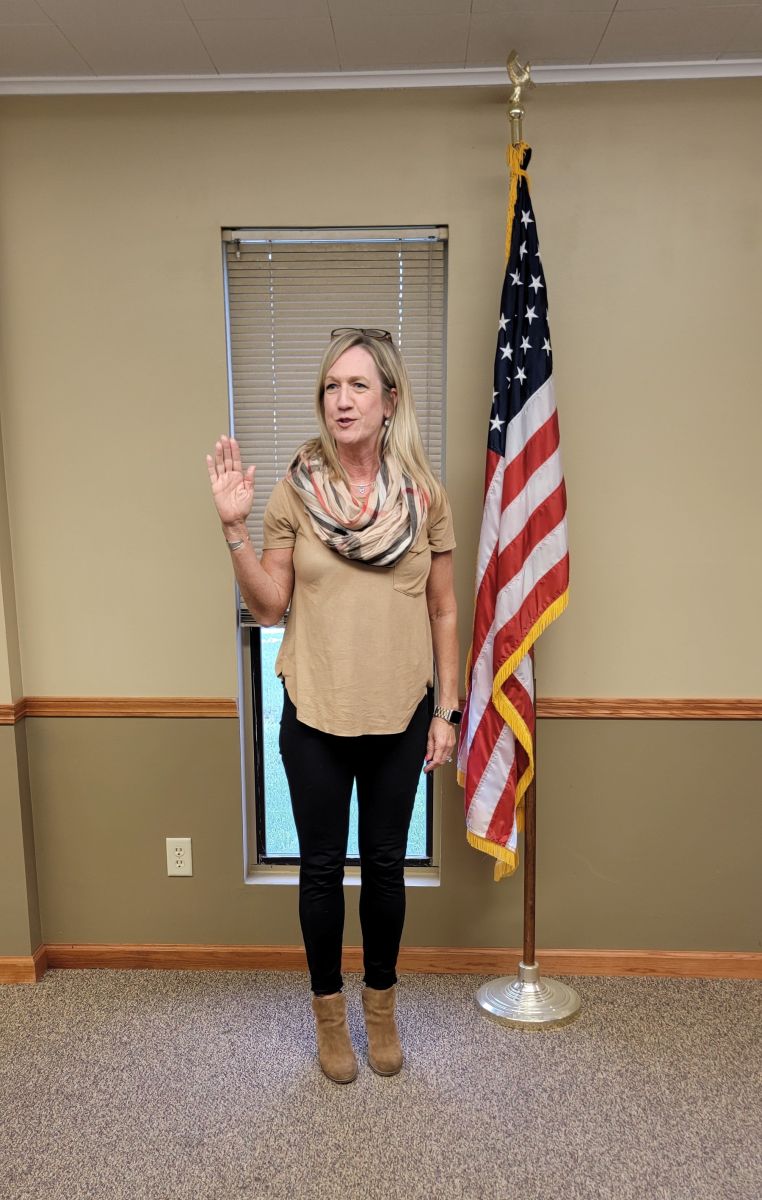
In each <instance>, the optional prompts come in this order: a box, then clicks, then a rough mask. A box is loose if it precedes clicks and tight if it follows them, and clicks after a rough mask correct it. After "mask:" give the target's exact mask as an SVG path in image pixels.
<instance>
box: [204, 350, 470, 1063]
mask: <svg viewBox="0 0 762 1200" xmlns="http://www.w3.org/2000/svg"><path fill="white" fill-rule="evenodd" d="M316 413H317V422H318V428H319V434H318V436H317V437H316V438H315V439H314V440H313V441H311V442H307V443H306V444H305V445H304V446H302V447H301V448H300V450H299V452H298V453H297V455H296V457H295V458H294V460H293V462H292V464H291V466H290V468H289V471H288V473H287V475H286V478H285V479H282V480H281V481H280V482H279V483H277V484H276V486H275V488H274V489H273V492H272V495H271V496H270V499H269V502H268V505H267V509H266V511H265V517H264V550H263V554H262V558H261V560H259V559H258V558H257V555H256V553H255V551H254V549H253V547H252V545H251V542H250V540H249V536H248V532H247V529H246V517H247V515H248V513H249V512H250V510H251V505H252V501H253V489H254V473H255V468H254V467H253V466H250V467H248V468H247V469H246V471H245V472H244V470H243V467H242V464H241V459H240V451H239V449H238V445H237V443H236V441H235V439H234V438H230V439H228V438H227V437H225V436H224V435H223V436H222V437H221V438H220V440H219V441H218V442H217V444H216V447H215V454H214V458H212V456H211V455H207V459H206V461H207V467H208V470H209V477H210V480H211V484H212V493H213V497H214V502H215V504H216V506H217V511H218V513H219V516H220V519H221V521H222V527H223V531H224V534H225V538H226V540H227V542H228V545H229V547H230V550H231V554H232V558H233V564H234V568H235V573H236V578H237V580H238V584H239V587H240V590H241V595H242V597H243V599H244V601H245V603H246V606H247V608H248V609H249V612H250V613H251V614H252V616H253V617H254V619H255V620H256V621H258V622H259V623H260V624H262V625H273V624H275V623H276V622H278V621H280V619H281V618H282V617H283V615H284V613H285V612H286V609H287V608H289V605H290V612H289V617H288V621H287V624H286V632H285V635H284V638H283V643H282V646H281V650H280V653H279V655H278V659H277V662H276V671H277V673H278V675H279V676H280V677H281V679H282V681H283V684H284V694H283V716H282V720H281V730H280V750H281V755H282V758H283V764H284V767H285V771H286V776H287V778H288V784H289V790H290V793H291V803H292V807H293V811H294V821H295V824H296V830H297V834H298V838H299V851H300V863H301V866H300V872H299V918H300V924H301V928H302V934H303V937H304V944H305V949H306V952H307V963H308V966H309V971H310V985H311V989H312V992H313V996H312V1008H313V1012H314V1014H315V1019H316V1029H317V1043H318V1057H319V1061H320V1066H321V1067H322V1069H323V1071H324V1073H325V1074H326V1075H327V1076H328V1077H329V1078H330V1079H332V1080H334V1081H335V1082H337V1083H349V1082H350V1081H351V1080H353V1079H354V1078H355V1076H356V1074H357V1060H356V1058H355V1055H354V1051H353V1049H352V1044H351V1041H350V1037H349V1031H348V1028H347V1021H346V1005H345V997H344V994H343V991H342V986H343V980H342V975H341V946H342V934H343V926H344V891H343V876H344V863H345V858H346V848H347V836H348V830H349V805H350V797H351V793H352V786H353V783H354V781H355V780H356V781H357V798H358V825H359V850H360V862H361V876H362V879H361V890H360V922H361V926H362V934H363V959H364V968H365V970H364V983H365V987H364V988H363V992H362V1002H363V1010H364V1013H365V1022H366V1028H367V1032H368V1061H369V1063H370V1066H371V1067H372V1068H373V1070H374V1071H376V1072H377V1073H378V1074H381V1075H394V1074H396V1073H397V1072H398V1071H399V1070H400V1067H401V1066H402V1061H403V1055H402V1048H401V1045H400V1041H399V1035H398V1032H397V1028H396V1024H395V1016H394V1009H395V988H396V983H397V975H396V964H397V956H398V952H399V944H400V939H401V935H402V927H403V923H404V918H405V884H404V862H405V849H406V845H407V835H408V828H409V825H410V819H411V816H412V811H413V803H414V800H415V794H416V790H417V786H418V779H419V777H420V772H421V765H422V762H423V761H424V759H425V767H424V770H425V771H426V772H430V771H432V770H434V769H435V768H436V767H438V766H440V765H441V764H442V763H444V762H450V761H451V760H452V754H453V749H454V746H455V741H456V725H457V722H458V721H459V720H460V713H459V712H458V711H457V708H458V692H457V672H458V645H457V633H456V605H455V593H454V590H453V565H452V551H453V549H454V546H455V539H454V536H453V526H452V515H451V512H450V507H449V504H448V501H447V497H446V495H445V493H444V490H443V488H442V486H441V484H440V483H439V482H438V481H437V480H436V478H435V477H434V476H433V474H432V472H431V468H430V466H429V464H428V462H427V459H426V456H425V453H424V450H423V445H422V442H421V436H420V432H419V429H418V424H417V421H416V417H415V409H414V406H413V400H412V395H411V391H410V383H409V380H408V375H407V371H406V369H405V365H404V363H403V361H402V358H401V357H400V354H399V352H398V350H397V348H396V347H395V346H394V343H393V341H392V338H391V335H390V334H389V333H387V332H386V331H385V330H377V329H340V330H334V331H333V334H332V335H331V342H330V344H329V345H328V347H327V349H326V351H325V354H324V355H323V360H322V363H321V366H320V372H319V377H318V383H317V389H316ZM432 652H433V658H434V660H435V662H436V674H437V681H438V686H439V705H438V706H437V707H435V708H434V715H433V716H432V715H431V712H430V702H429V696H430V691H429V688H430V686H431V685H432V684H433V672H432Z"/></svg>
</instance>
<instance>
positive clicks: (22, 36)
mask: <svg viewBox="0 0 762 1200" xmlns="http://www.w3.org/2000/svg"><path fill="white" fill-rule="evenodd" d="M92 73H93V72H92V70H91V68H90V67H89V66H88V64H87V63H86V62H84V61H83V59H82V58H80V56H79V55H78V54H77V52H76V50H75V49H74V48H73V46H71V45H70V43H69V42H67V40H66V38H65V37H64V35H63V34H62V33H61V31H60V29H56V27H55V25H6V26H4V28H3V36H2V37H1V38H0V76H9V75H12V76H17V75H22V76H25V77H27V76H37V75H92Z"/></svg>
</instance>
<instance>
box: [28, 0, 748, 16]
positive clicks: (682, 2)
mask: <svg viewBox="0 0 762 1200" xmlns="http://www.w3.org/2000/svg"><path fill="white" fill-rule="evenodd" d="M40 2H41V3H43V2H44V0H40ZM616 7H617V12H626V11H627V10H628V9H657V10H658V9H670V8H677V9H680V10H681V12H682V13H683V15H684V16H685V17H690V16H692V14H693V13H694V12H695V11H697V10H698V9H702V8H744V7H746V5H745V4H744V0H661V3H657V0H619V2H618V4H617V6H616ZM749 7H751V8H753V7H754V3H753V0H752V3H751V4H750V5H749Z"/></svg>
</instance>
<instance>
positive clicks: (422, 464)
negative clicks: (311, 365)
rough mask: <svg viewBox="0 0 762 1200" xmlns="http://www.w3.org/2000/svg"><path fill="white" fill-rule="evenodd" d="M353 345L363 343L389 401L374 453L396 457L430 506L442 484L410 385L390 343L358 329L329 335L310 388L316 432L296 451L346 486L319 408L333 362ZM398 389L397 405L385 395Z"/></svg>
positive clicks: (436, 500)
mask: <svg viewBox="0 0 762 1200" xmlns="http://www.w3.org/2000/svg"><path fill="white" fill-rule="evenodd" d="M352 346H362V348H363V349H364V350H367V351H368V353H369V354H370V356H371V358H372V359H373V361H374V363H375V364H376V368H377V370H378V374H379V376H380V378H381V387H382V389H383V393H384V398H386V399H389V401H390V403H391V404H392V405H393V412H392V415H391V417H390V419H389V424H388V426H386V427H384V426H382V428H381V433H380V434H379V444H378V456H379V458H380V460H381V461H382V462H383V460H384V458H392V459H393V460H395V461H396V463H397V465H398V466H399V467H400V469H401V470H402V472H403V473H404V474H405V475H409V476H410V478H411V479H412V480H413V482H414V483H416V484H417V485H418V487H420V488H421V489H422V490H423V491H424V492H426V493H427V495H428V497H429V503H430V506H432V507H433V506H435V505H438V504H440V503H441V500H442V485H441V483H440V482H439V480H438V479H437V477H436V475H435V474H434V472H433V471H432V469H431V465H430V463H429V460H428V457H427V455H426V451H425V450H424V448H423V441H422V439H421V431H420V428H419V426H418V418H417V417H416V414H415V402H414V401H413V392H412V388H411V386H410V377H409V375H408V373H407V367H406V366H405V363H404V361H403V358H402V355H401V354H400V352H399V350H398V349H397V347H396V346H395V345H394V342H392V341H391V340H389V339H388V338H384V339H383V340H382V339H381V338H375V337H368V336H366V335H365V334H364V333H361V332H359V331H358V332H351V333H341V334H339V335H338V336H337V337H335V338H332V340H331V341H330V342H329V343H328V346H327V347H326V349H325V352H324V354H323V359H322V361H321V363H320V370H319V371H318V378H317V385H316V388H315V412H316V415H317V422H318V429H319V431H320V432H319V435H318V437H316V438H313V439H312V440H311V441H309V442H306V443H305V444H304V446H302V447H301V453H303V454H304V455H305V456H306V457H309V458H312V457H315V456H318V457H320V458H322V460H323V463H324V464H325V466H326V467H327V468H328V470H329V473H330V474H331V475H332V476H333V478H334V479H341V480H343V482H344V483H346V484H347V486H349V479H348V477H347V474H346V472H345V471H344V468H343V467H342V465H341V462H340V461H339V455H338V450H337V448H336V441H335V439H334V437H333V436H332V435H331V433H330V432H329V430H328V426H327V424H326V420H325V412H324V409H323V396H324V392H325V379H326V375H327V374H328V372H329V371H330V369H331V367H332V366H333V364H334V363H335V362H336V360H337V359H338V358H340V357H341V355H342V354H343V353H344V352H345V350H350V349H351V348H352ZM392 388H395V389H396V392H397V401H396V404H395V403H394V400H393V399H391V397H390V392H391V389H392Z"/></svg>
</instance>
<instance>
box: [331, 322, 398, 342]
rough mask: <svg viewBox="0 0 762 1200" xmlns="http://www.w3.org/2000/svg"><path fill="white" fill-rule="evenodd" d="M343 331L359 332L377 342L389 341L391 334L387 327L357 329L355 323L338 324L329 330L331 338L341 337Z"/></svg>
mask: <svg viewBox="0 0 762 1200" xmlns="http://www.w3.org/2000/svg"><path fill="white" fill-rule="evenodd" d="M344 333H361V334H363V336H364V337H369V338H376V339H377V341H379V342H391V340H392V335H391V334H390V333H389V330H388V329H359V328H357V327H356V326H355V325H340V326H339V328H338V329H332V330H331V340H333V338H337V337H341V335H342V334H344Z"/></svg>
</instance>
